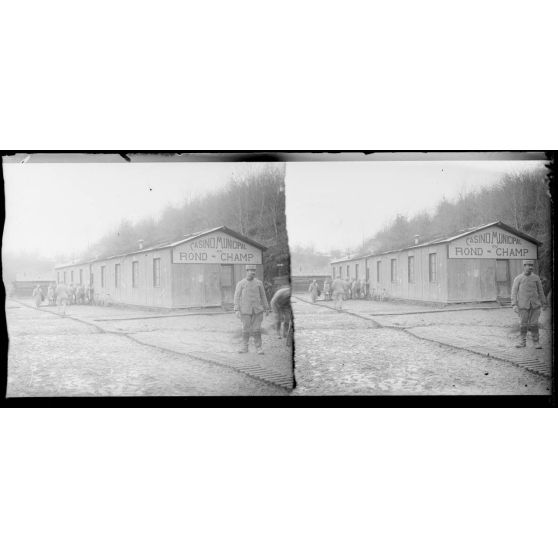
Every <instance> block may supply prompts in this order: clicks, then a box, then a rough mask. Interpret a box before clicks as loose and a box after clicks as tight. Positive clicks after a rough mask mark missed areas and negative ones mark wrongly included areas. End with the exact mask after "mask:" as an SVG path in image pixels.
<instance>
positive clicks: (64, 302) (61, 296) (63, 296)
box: [56, 283, 69, 316]
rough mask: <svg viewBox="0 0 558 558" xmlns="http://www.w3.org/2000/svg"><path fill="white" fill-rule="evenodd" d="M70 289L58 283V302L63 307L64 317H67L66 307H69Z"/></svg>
mask: <svg viewBox="0 0 558 558" xmlns="http://www.w3.org/2000/svg"><path fill="white" fill-rule="evenodd" d="M68 296H69V295H68V287H66V285H65V284H64V283H58V286H57V287H56V301H57V303H58V304H59V305H60V306H62V315H64V316H65V315H66V306H68Z"/></svg>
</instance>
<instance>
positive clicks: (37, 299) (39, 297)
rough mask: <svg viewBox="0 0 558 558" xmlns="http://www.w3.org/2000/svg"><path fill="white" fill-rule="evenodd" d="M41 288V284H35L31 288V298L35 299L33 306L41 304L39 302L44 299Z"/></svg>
mask: <svg viewBox="0 0 558 558" xmlns="http://www.w3.org/2000/svg"><path fill="white" fill-rule="evenodd" d="M44 297H45V296H44V295H43V289H41V285H37V286H36V287H35V288H34V289H33V299H34V300H35V306H36V307H37V308H38V307H39V306H40V305H41V302H42V301H43V299H44Z"/></svg>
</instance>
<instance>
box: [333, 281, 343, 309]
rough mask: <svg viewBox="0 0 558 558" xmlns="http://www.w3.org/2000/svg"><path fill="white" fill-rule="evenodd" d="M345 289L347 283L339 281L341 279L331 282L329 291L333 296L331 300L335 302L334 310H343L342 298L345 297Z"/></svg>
mask: <svg viewBox="0 0 558 558" xmlns="http://www.w3.org/2000/svg"><path fill="white" fill-rule="evenodd" d="M346 289H347V283H346V282H345V281H343V279H341V277H337V279H334V280H333V283H332V284H331V291H332V294H333V300H334V301H335V309H336V310H341V309H342V308H343V298H344V296H345V291H346Z"/></svg>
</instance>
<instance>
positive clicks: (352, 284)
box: [308, 277, 370, 308]
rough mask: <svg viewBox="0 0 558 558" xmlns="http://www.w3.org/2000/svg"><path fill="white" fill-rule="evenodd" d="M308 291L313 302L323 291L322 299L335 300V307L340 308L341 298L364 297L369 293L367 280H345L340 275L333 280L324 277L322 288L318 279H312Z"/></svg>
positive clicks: (353, 298)
mask: <svg viewBox="0 0 558 558" xmlns="http://www.w3.org/2000/svg"><path fill="white" fill-rule="evenodd" d="M308 292H309V293H310V297H311V299H312V302H314V303H315V302H316V300H317V299H318V297H319V296H320V295H321V294H322V292H323V294H324V300H335V302H336V308H337V307H338V306H339V308H341V304H342V302H343V300H355V299H365V298H368V296H369V294H370V291H369V284H368V281H366V280H364V279H358V278H356V279H346V280H345V279H341V278H340V277H338V278H336V279H334V280H333V281H332V280H331V279H330V278H329V277H328V278H326V280H325V281H324V283H323V289H321V288H320V286H319V284H318V281H317V280H316V279H313V280H312V282H311V283H310V286H309V287H308ZM337 303H338V304H337Z"/></svg>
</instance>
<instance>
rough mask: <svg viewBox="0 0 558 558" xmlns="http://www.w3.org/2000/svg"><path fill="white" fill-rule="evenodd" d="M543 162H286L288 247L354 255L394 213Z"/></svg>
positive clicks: (407, 211)
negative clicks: (336, 250)
mask: <svg viewBox="0 0 558 558" xmlns="http://www.w3.org/2000/svg"><path fill="white" fill-rule="evenodd" d="M543 166H544V162H541V161H533V162H531V161H474V162H467V161H460V162H452V161H442V162H439V161H428V162H424V161H421V162H416V161H415V162H410V161H397V162H391V161H373V162H372V161H371V162H352V163H351V162H333V163H323V162H312V163H287V173H286V186H287V188H286V189H287V227H288V231H289V244H290V246H291V247H293V246H296V245H301V246H313V247H314V248H315V249H316V250H318V251H320V252H329V251H330V250H333V249H341V250H354V249H356V248H358V246H359V245H360V244H361V243H362V241H363V240H364V239H365V238H369V237H371V236H373V235H374V234H375V233H376V232H377V231H378V230H379V229H380V228H382V226H383V225H384V224H386V223H387V222H388V221H389V220H390V219H392V218H394V217H395V215H396V214H397V213H401V214H403V215H406V216H407V217H411V216H413V215H414V214H415V213H417V212H419V211H420V210H429V211H430V210H433V209H434V208H435V207H436V205H437V203H438V202H439V201H440V200H441V199H442V196H446V198H447V199H449V200H451V199H453V198H455V197H456V196H457V195H458V194H459V193H460V192H469V191H473V190H477V189H479V188H481V187H482V186H491V185H494V184H496V183H497V182H498V181H499V180H500V179H501V178H502V177H503V176H504V175H505V174H506V173H509V172H515V171H521V170H523V169H534V168H540V167H543Z"/></svg>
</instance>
